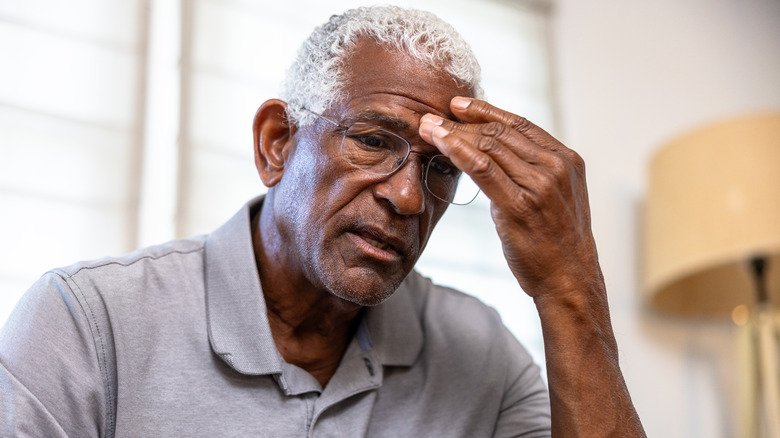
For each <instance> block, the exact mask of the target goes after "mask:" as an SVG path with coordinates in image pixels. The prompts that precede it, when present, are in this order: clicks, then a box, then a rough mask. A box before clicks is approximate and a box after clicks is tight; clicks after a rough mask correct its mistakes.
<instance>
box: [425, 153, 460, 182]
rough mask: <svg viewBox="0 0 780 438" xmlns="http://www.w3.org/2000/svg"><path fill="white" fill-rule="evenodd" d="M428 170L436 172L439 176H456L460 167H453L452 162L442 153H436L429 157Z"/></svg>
mask: <svg viewBox="0 0 780 438" xmlns="http://www.w3.org/2000/svg"><path fill="white" fill-rule="evenodd" d="M428 169H429V171H433V172H436V174H437V175H439V176H447V177H457V176H459V175H460V169H458V168H457V167H455V165H454V164H452V162H451V161H450V160H448V159H447V158H445V157H444V156H443V155H437V156H435V157H433V158H431V161H430V163H428Z"/></svg>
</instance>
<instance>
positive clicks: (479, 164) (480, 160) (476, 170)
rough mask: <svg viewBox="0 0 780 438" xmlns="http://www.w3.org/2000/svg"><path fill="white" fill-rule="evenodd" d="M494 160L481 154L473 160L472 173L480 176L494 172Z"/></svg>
mask: <svg viewBox="0 0 780 438" xmlns="http://www.w3.org/2000/svg"><path fill="white" fill-rule="evenodd" d="M493 166H494V164H493V160H491V159H490V157H488V156H487V155H483V154H479V155H477V156H475V157H474V159H473V160H471V173H473V174H474V175H479V176H487V175H490V174H492V173H493Z"/></svg>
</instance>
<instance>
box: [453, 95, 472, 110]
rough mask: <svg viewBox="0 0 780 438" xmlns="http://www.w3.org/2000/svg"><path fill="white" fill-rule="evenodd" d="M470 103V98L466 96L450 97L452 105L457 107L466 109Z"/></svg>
mask: <svg viewBox="0 0 780 438" xmlns="http://www.w3.org/2000/svg"><path fill="white" fill-rule="evenodd" d="M469 105H471V99H469V98H468V97H460V96H458V97H454V98H452V106H454V107H455V108H457V109H462V110H464V109H466V108H468V107H469Z"/></svg>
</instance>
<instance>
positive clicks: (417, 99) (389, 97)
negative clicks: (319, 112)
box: [274, 40, 472, 305]
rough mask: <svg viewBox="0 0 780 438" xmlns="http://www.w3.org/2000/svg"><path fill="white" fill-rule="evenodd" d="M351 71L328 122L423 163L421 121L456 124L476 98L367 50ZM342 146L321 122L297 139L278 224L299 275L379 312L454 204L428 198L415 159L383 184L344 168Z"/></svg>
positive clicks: (355, 56)
mask: <svg viewBox="0 0 780 438" xmlns="http://www.w3.org/2000/svg"><path fill="white" fill-rule="evenodd" d="M346 66H347V67H346V78H345V88H344V90H343V91H344V93H345V98H344V99H343V100H341V101H339V102H338V103H336V104H335V105H333V106H332V107H331V108H329V109H328V110H326V111H325V116H326V117H328V118H330V119H332V120H335V121H336V122H338V123H340V124H342V125H350V124H351V123H353V122H357V121H362V122H368V123H373V124H376V125H378V126H380V127H384V128H386V129H388V130H391V131H393V132H396V133H398V134H399V135H401V136H402V137H404V138H406V139H407V140H408V141H409V142H410V143H411V145H412V151H413V152H418V153H420V154H423V156H432V155H434V154H436V153H438V151H437V150H436V148H435V147H434V146H431V145H429V144H427V143H425V142H424V141H423V140H422V139H421V138H420V137H419V135H418V133H417V130H418V127H419V123H420V117H422V116H423V115H424V114H425V113H433V114H437V115H440V116H443V117H445V118H450V119H451V118H453V116H452V114H451V113H450V110H449V102H450V100H451V99H452V98H453V97H454V96H458V95H460V96H470V95H472V90H470V89H468V88H466V87H462V86H459V85H458V84H457V83H456V82H455V81H454V80H453V79H452V78H451V77H450V76H448V75H447V74H445V73H441V72H436V71H431V69H430V68H429V67H427V66H425V65H424V64H422V63H420V62H418V61H415V60H413V59H411V58H410V57H408V56H407V55H405V54H402V53H400V52H396V51H388V50H387V49H384V48H381V47H380V46H378V45H376V44H375V43H373V42H372V41H370V40H361V41H360V42H359V43H358V45H357V47H356V49H355V50H354V52H353V53H352V54H351V56H349V57H348V59H347V63H346ZM340 140H341V135H340V133H339V132H338V128H336V127H335V126H333V125H331V124H329V123H327V122H324V121H322V120H319V119H318V121H317V122H316V123H315V124H313V125H311V126H310V127H307V128H304V129H302V130H300V131H298V132H297V133H296V135H295V139H294V141H295V142H296V143H295V146H294V147H293V148H292V151H291V153H290V156H289V157H288V160H287V162H286V163H285V169H284V174H283V176H282V180H281V181H280V182H279V184H278V185H277V186H275V187H274V210H275V211H274V216H275V217H276V218H277V223H279V230H280V232H281V234H282V236H283V239H284V241H285V242H286V243H287V244H288V245H289V248H285V249H284V251H285V253H286V255H287V258H288V260H286V261H285V262H287V263H292V264H294V265H296V266H294V267H293V270H294V271H298V272H300V273H301V274H303V275H304V276H305V278H306V279H307V281H308V282H309V283H310V284H311V285H312V286H313V287H314V288H316V289H322V290H327V291H328V292H330V293H331V294H333V295H336V296H338V297H340V298H342V299H345V300H347V301H350V302H353V303H356V304H359V305H375V304H379V303H380V302H382V301H383V300H384V299H386V298H387V297H389V296H390V295H391V294H392V293H393V292H394V291H395V289H396V288H397V287H398V285H399V284H400V283H401V281H402V280H403V279H404V278H405V277H406V275H407V274H408V273H409V272H410V271H411V269H412V268H413V267H414V264H415V263H416V262H417V259H418V258H419V257H420V255H421V254H422V250H423V248H424V247H425V245H426V243H427V241H428V237H429V236H430V234H431V231H433V227H434V226H435V225H436V223H437V222H438V220H439V219H440V218H441V215H442V214H443V213H444V211H445V210H446V208H447V206H448V204H447V203H445V202H443V201H440V200H437V199H436V198H435V197H434V196H433V195H431V194H430V193H428V191H427V189H426V188H425V185H424V182H423V174H424V171H425V169H424V167H425V166H424V164H425V161H424V159H422V158H421V156H420V155H419V154H416V153H412V154H411V155H410V157H409V159H408V161H407V162H406V163H405V164H404V165H403V167H401V168H400V169H399V170H398V171H396V172H395V173H393V174H392V175H390V176H377V175H372V174H369V173H367V172H365V171H363V170H360V169H357V168H355V167H353V166H351V165H350V164H349V163H347V162H346V161H345V160H344V159H343V158H342V157H341V156H340V150H339V146H340Z"/></svg>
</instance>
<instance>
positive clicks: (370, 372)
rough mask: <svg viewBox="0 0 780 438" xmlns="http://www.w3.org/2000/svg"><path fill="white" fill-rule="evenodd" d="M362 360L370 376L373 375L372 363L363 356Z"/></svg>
mask: <svg viewBox="0 0 780 438" xmlns="http://www.w3.org/2000/svg"><path fill="white" fill-rule="evenodd" d="M363 362H365V364H366V369H367V370H368V374H370V375H371V377H374V364H372V363H371V359H369V358H367V357H364V358H363Z"/></svg>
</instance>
